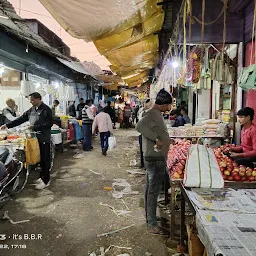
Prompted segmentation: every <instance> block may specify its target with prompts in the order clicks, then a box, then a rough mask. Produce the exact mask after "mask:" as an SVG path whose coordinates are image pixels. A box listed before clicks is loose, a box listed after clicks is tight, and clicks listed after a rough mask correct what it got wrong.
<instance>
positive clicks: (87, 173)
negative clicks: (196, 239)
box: [0, 130, 168, 256]
mask: <svg viewBox="0 0 256 256" xmlns="http://www.w3.org/2000/svg"><path fill="white" fill-rule="evenodd" d="M115 135H116V138H117V148H116V149H115V150H114V151H109V152H108V156H107V157H103V156H102V155H101V151H100V147H99V139H98V138H96V139H95V140H94V142H93V146H94V150H93V151H92V152H83V151H82V150H81V146H79V147H78V148H76V149H68V150H67V151H65V152H64V153H63V154H58V155H57V157H56V159H55V165H54V170H53V171H52V179H51V186H50V187H49V188H47V189H45V190H43V191H35V190H34V188H33V185H32V183H33V180H34V179H36V178H37V173H35V172H34V173H32V174H31V176H30V179H29V183H28V184H27V187H26V188H25V190H24V191H23V192H22V193H21V194H19V195H18V197H17V198H16V199H15V200H12V201H10V202H9V203H8V204H7V205H5V207H4V208H3V209H1V211H0V214H1V216H2V215H3V212H4V211H8V212H9V216H10V217H11V218H12V219H13V220H14V221H20V220H30V221H29V222H27V223H22V224H17V225H12V224H11V223H10V222H9V221H6V220H5V221H4V220H2V221H1V222H0V234H5V235H6V236H7V238H8V239H7V240H6V241H0V245H1V244H8V245H9V249H0V255H3V256H16V255H17V256H23V255H24V256H31V255H35V256H41V255H42V256H49V255H52V256H64V255H67V256H69V255H70V256H71V255H72V256H86V255H90V253H92V252H95V253H96V255H97V256H98V255H101V254H100V252H99V250H100V247H104V248H105V249H106V248H108V247H109V246H110V245H115V246H119V247H127V248H130V249H125V248H124V249H121V248H116V247H114V248H111V249H110V251H109V252H108V253H107V254H106V256H107V255H110V256H115V255H120V254H125V253H128V254H129V255H131V256H144V255H152V256H165V255H168V251H167V249H166V247H165V239H164V238H161V237H157V236H152V235H150V234H147V232H146V225H145V219H144V215H143V214H144V211H143V208H142V207H141V202H142V200H143V190H144V183H145V175H144V176H136V177H135V176H132V175H129V174H128V173H127V170H132V169H134V167H130V160H133V159H136V157H137V151H138V143H137V133H136V132H135V131H133V130H117V131H116V132H115ZM81 154H83V155H81ZM81 156H82V158H77V157H81ZM117 178H118V179H119V178H122V179H126V180H127V181H128V182H129V183H130V184H131V185H132V189H133V190H134V191H139V194H137V195H124V196H123V199H115V198H113V196H112V192H110V191H105V190H104V186H108V187H111V186H112V182H113V179H117ZM101 203H102V204H108V205H110V206H112V207H114V208H115V210H127V209H129V210H130V211H131V212H130V213H129V214H128V215H125V216H117V215H116V214H115V213H114V212H113V211H112V210H111V209H110V207H108V206H104V205H101ZM132 224H134V226H133V227H130V228H129V229H126V230H123V231H120V232H118V233H115V234H112V235H109V236H107V237H106V236H105V237H101V238H97V235H99V234H102V233H105V232H109V231H113V230H116V229H119V228H122V227H125V226H129V225H132ZM15 234H16V235H21V237H22V236H23V239H22V240H19V239H14V238H15V237H16V238H18V236H15ZM25 234H29V235H31V234H35V235H36V236H38V235H41V236H42V239H38V240H32V239H30V240H25V239H24V235H25ZM39 238H40V237H39ZM0 239H1V236H0ZM17 245H19V246H21V245H26V249H22V248H16V249H14V248H12V247H16V246H17Z"/></svg>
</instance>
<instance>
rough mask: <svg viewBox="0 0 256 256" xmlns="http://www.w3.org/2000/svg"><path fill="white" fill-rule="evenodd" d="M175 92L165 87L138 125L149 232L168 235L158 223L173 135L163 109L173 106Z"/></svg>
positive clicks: (166, 109)
mask: <svg viewBox="0 0 256 256" xmlns="http://www.w3.org/2000/svg"><path fill="white" fill-rule="evenodd" d="M171 104H172V96H171V94H170V93H169V92H167V91H166V90H165V89H162V90H161V91H159V93H158V94H157V97H156V102H155V104H154V106H153V107H152V108H151V109H149V110H148V111H147V112H146V114H145V116H144V117H143V118H142V119H141V120H140V121H139V122H138V124H137V126H136V129H137V131H138V132H139V133H141V135H142V148H143V154H144V160H145V166H146V170H147V182H146V189H145V211H146V220H147V224H148V232H149V233H151V234H154V235H168V233H167V232H166V231H164V230H163V229H161V228H160V227H159V226H158V225H157V218H156V208H157V198H158V195H159V193H160V190H161V186H162V183H163V180H164V177H165V174H166V160H167V155H168V151H169V146H170V138H169V134H168V131H167V127H166V125H165V123H164V119H163V116H162V112H166V111H168V110H170V108H171Z"/></svg>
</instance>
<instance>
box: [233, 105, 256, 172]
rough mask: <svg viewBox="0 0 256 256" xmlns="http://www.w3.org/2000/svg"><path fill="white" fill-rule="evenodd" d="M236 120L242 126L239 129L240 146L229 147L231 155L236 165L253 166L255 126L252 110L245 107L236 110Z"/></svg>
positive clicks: (255, 153)
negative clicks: (240, 129)
mask: <svg viewBox="0 0 256 256" xmlns="http://www.w3.org/2000/svg"><path fill="white" fill-rule="evenodd" d="M237 119H238V122H239V123H240V124H241V125H242V126H243V128H242V131H241V146H240V147H234V148H231V149H230V152H231V155H230V156H231V157H232V158H233V159H234V160H235V162H236V163H237V164H238V165H244V166H246V167H254V164H253V162H256V126H255V125H254V124H253V123H252V122H253V120H254V110H253V109H252V108H249V107H246V108H242V109H240V110H239V111H238V112H237Z"/></svg>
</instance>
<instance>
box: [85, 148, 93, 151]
mask: <svg viewBox="0 0 256 256" xmlns="http://www.w3.org/2000/svg"><path fill="white" fill-rule="evenodd" d="M83 151H92V150H91V149H87V148H83Z"/></svg>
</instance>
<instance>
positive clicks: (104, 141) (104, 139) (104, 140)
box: [100, 132, 110, 151]
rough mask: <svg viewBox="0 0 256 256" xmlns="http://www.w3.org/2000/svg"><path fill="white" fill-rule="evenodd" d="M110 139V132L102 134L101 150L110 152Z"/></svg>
mask: <svg viewBox="0 0 256 256" xmlns="http://www.w3.org/2000/svg"><path fill="white" fill-rule="evenodd" d="M109 137H110V132H101V133H100V144H101V148H102V150H103V149H106V151H107V150H108V138H109Z"/></svg>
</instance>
